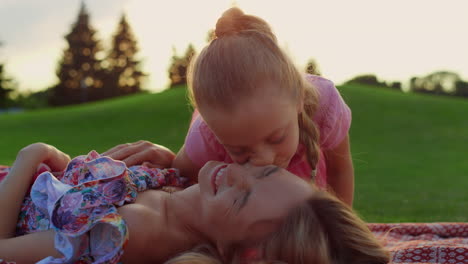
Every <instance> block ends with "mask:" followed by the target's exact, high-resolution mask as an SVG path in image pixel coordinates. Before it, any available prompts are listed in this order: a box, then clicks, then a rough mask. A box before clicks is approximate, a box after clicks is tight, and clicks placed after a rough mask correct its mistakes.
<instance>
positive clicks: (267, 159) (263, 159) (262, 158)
mask: <svg viewBox="0 0 468 264" xmlns="http://www.w3.org/2000/svg"><path fill="white" fill-rule="evenodd" d="M274 162H275V153H274V152H273V151H272V150H271V149H268V148H264V149H261V150H259V151H257V152H255V153H252V154H251V156H250V157H249V161H248V163H250V164H252V165H253V166H266V165H271V164H274Z"/></svg>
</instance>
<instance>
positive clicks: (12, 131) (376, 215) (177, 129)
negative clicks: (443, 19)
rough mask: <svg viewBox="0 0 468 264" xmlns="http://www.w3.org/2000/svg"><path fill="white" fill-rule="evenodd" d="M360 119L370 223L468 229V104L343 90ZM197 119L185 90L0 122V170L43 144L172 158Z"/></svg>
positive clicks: (73, 151) (359, 175) (357, 136)
mask: <svg viewBox="0 0 468 264" xmlns="http://www.w3.org/2000/svg"><path fill="white" fill-rule="evenodd" d="M340 91H341V93H342V95H343V98H344V99H345V100H346V101H347V103H348V104H349V106H350V107H351V109H352V111H353V123H352V127H351V147H352V154H353V160H354V165H355V175H356V194H355V208H356V209H357V211H358V212H359V213H360V214H361V215H362V216H363V217H364V218H365V219H366V220H368V221H370V222H402V221H403V222H404V221H419V222H421V221H423V222H428V221H468V214H466V208H468V192H467V191H466V190H467V189H468V158H467V157H468V150H467V147H468V144H467V142H468V118H467V115H468V101H467V100H463V99H457V98H448V97H433V96H427V95H415V94H403V93H400V92H396V91H391V90H385V89H381V88H376V87H358V86H344V87H341V88H340ZM189 120H190V107H189V104H188V103H187V101H186V94H185V89H172V90H168V91H165V92H162V93H159V94H142V95H136V96H130V97H126V98H118V99H113V100H108V101H103V102H97V103H91V104H86V105H79V106H72V107H64V108H56V109H45V110H40V111H35V112H25V113H20V114H14V115H12V114H10V115H8V114H7V115H0V124H1V127H2V128H3V129H1V130H0V138H2V140H1V141H0V164H11V163H12V161H13V160H14V158H15V155H16V152H17V151H18V150H19V149H21V148H22V147H23V146H25V145H27V144H29V143H32V142H36V141H43V142H47V143H50V144H53V145H55V146H57V147H58V148H60V149H61V150H63V151H64V152H67V153H69V154H70V155H71V156H74V155H78V154H83V153H87V152H88V151H89V150H91V149H95V150H97V151H98V152H102V151H105V150H107V149H108V148H110V147H112V146H114V145H116V144H120V143H125V142H132V141H137V140H139V139H146V140H149V141H152V142H156V143H160V144H163V145H165V146H167V147H169V148H171V149H173V150H174V151H177V150H178V149H179V147H180V146H181V145H182V143H183V140H184V137H185V133H186V131H187V128H188V123H189Z"/></svg>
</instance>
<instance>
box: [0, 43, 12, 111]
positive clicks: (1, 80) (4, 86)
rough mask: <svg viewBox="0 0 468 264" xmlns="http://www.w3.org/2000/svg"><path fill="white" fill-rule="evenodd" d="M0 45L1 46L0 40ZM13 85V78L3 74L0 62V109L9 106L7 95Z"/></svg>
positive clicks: (3, 69)
mask: <svg viewBox="0 0 468 264" xmlns="http://www.w3.org/2000/svg"><path fill="white" fill-rule="evenodd" d="M0 46H2V43H1V42H0ZM13 86H14V85H13V80H12V79H11V78H8V77H7V76H6V74H5V65H4V64H3V63H0V109H2V108H7V107H8V106H9V103H10V102H11V100H10V97H9V95H10V93H11V92H13Z"/></svg>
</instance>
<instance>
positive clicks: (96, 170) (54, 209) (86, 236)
mask: <svg viewBox="0 0 468 264" xmlns="http://www.w3.org/2000/svg"><path fill="white" fill-rule="evenodd" d="M8 170H9V168H8V167H0V174H2V173H3V174H5V173H6V172H8ZM42 171H43V172H42ZM39 172H42V173H40V174H38V176H37V179H36V180H35V181H34V183H33V185H32V187H31V191H30V195H29V196H27V197H25V199H24V201H23V204H22V208H21V213H20V215H19V219H18V223H17V229H16V234H17V235H18V236H20V235H24V234H28V233H33V232H38V231H45V230H49V229H53V230H55V232H56V235H55V248H56V249H57V250H58V251H59V252H61V253H62V254H63V257H62V258H53V257H47V258H45V259H43V260H41V261H40V262H38V263H41V264H43V263H118V261H119V260H120V258H121V257H122V254H123V249H124V247H125V245H126V243H127V241H128V229H127V225H126V223H125V221H124V220H123V219H122V217H121V216H120V215H119V214H118V213H117V207H119V206H122V205H123V204H125V203H132V202H134V201H135V199H136V197H137V194H138V192H142V191H145V190H148V189H156V188H161V187H163V186H174V187H182V188H183V187H186V186H187V185H188V180H187V179H186V178H183V177H180V176H179V175H178V171H177V170H176V169H156V168H148V167H145V166H132V167H130V168H127V167H126V166H125V163H123V162H121V161H115V160H113V159H111V158H109V157H105V156H100V155H99V154H98V153H97V152H95V151H91V152H90V153H89V154H88V155H86V156H85V155H83V156H78V157H76V158H75V159H73V160H72V161H71V162H70V163H69V164H68V166H67V168H66V170H65V171H64V172H62V173H59V174H56V173H52V172H50V171H49V170H48V168H47V167H46V166H42V167H40V169H39ZM0 176H1V175H0ZM0 180H1V177H0ZM0 263H7V262H4V261H2V260H1V259H0Z"/></svg>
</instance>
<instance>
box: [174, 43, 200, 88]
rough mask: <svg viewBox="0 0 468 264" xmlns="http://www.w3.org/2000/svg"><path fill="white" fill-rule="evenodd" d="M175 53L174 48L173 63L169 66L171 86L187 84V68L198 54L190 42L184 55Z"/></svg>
mask: <svg viewBox="0 0 468 264" xmlns="http://www.w3.org/2000/svg"><path fill="white" fill-rule="evenodd" d="M175 53H176V52H175V50H174V55H173V56H172V63H171V66H170V68H169V78H170V80H171V84H170V88H173V87H175V86H178V85H182V84H187V70H188V67H189V65H190V61H191V60H192V58H193V57H194V56H195V54H196V51H195V48H194V47H193V45H192V44H189V46H188V47H187V50H186V51H185V55H184V56H183V57H178V56H177V55H176V54H175Z"/></svg>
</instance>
